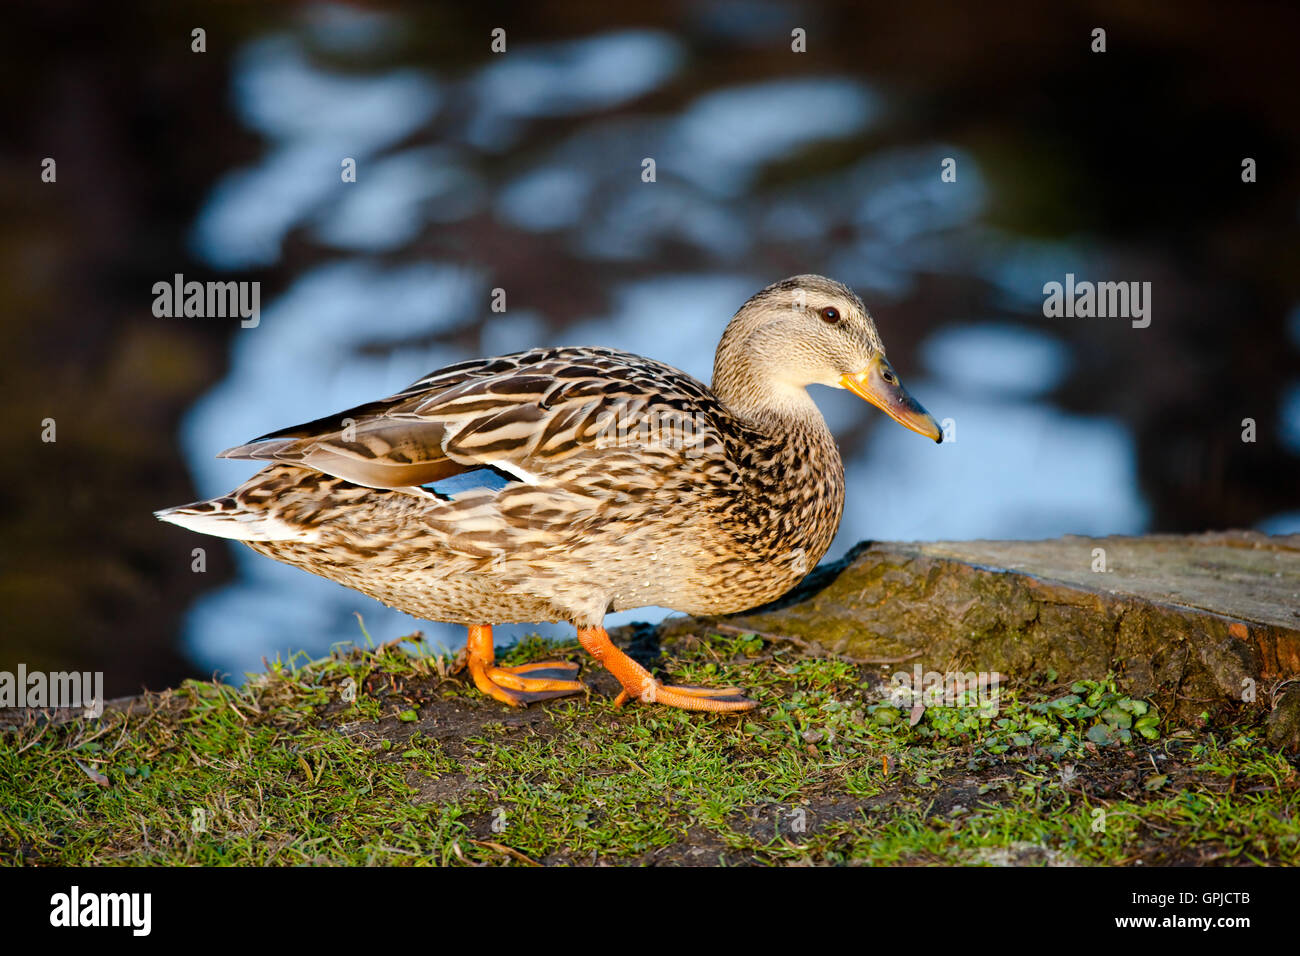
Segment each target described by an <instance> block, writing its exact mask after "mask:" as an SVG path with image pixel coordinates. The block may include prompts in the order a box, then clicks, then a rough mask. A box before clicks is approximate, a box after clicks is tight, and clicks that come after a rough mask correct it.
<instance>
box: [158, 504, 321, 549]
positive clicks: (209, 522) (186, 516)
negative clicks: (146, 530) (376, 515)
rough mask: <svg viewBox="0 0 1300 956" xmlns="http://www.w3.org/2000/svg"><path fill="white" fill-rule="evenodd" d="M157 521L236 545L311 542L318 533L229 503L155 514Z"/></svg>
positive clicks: (168, 509) (195, 505)
mask: <svg viewBox="0 0 1300 956" xmlns="http://www.w3.org/2000/svg"><path fill="white" fill-rule="evenodd" d="M154 516H155V517H156V518H158V520H159V521H169V522H171V523H172V524H175V525H180V526H181V527H182V528H189V529H190V530H191V531H198V532H200V533H201V534H210V535H213V536H215V537H218V538H232V539H234V540H236V541H315V540H317V539H318V538H319V537H320V533H319V532H318V531H314V530H309V529H306V528H300V527H297V526H295V525H291V524H289V523H288V522H286V521H281V520H280V519H278V518H275V517H273V516H271V515H269V514H267V513H265V512H261V511H245V510H243V509H242V508H240V507H239V506H238V505H237V504H235V502H234V501H232V500H230V499H217V500H216V501H200V502H197V503H196V504H192V505H181V506H179V507H177V508H165V509H163V510H162V511H155V512H154Z"/></svg>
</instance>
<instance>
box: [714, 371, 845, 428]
mask: <svg viewBox="0 0 1300 956" xmlns="http://www.w3.org/2000/svg"><path fill="white" fill-rule="evenodd" d="M727 359H729V360H727V361H719V362H717V363H716V364H715V365H714V368H713V386H712V387H713V394H715V395H717V396H718V398H719V400H720V401H721V402H722V404H723V405H725V406H726V407H727V410H728V411H729V412H731V413H732V414H733V415H735V416H736V417H737V418H740V419H742V420H743V421H745V422H746V423H747V424H749V425H751V426H753V427H755V428H758V429H760V430H761V431H765V432H769V433H770V432H782V431H785V432H789V431H810V432H813V433H821V432H825V433H827V434H829V429H828V428H827V427H826V420H825V419H824V418H822V413H821V410H820V409H818V408H817V404H816V403H815V402H814V401H813V400H812V396H811V395H809V394H808V390H807V389H806V388H804V387H803V386H801V385H792V384H788V383H786V382H783V381H781V380H779V379H776V378H773V377H772V376H770V375H765V374H764V372H763V370H762V369H760V368H755V367H753V362H752V361H750V360H748V359H747V357H745V356H736V355H734V354H733V355H730V356H727Z"/></svg>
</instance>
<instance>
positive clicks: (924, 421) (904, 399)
mask: <svg viewBox="0 0 1300 956" xmlns="http://www.w3.org/2000/svg"><path fill="white" fill-rule="evenodd" d="M840 384H841V385H843V386H844V387H845V388H847V389H848V390H849V391H850V392H852V393H853V394H854V395H856V396H858V398H865V399H866V400H867V401H869V402H870V403H871V404H872V405H875V406H876V407H877V408H878V409H880V410H881V411H882V412H884V413H885V414H886V415H888V416H889V417H890V418H892V419H893V420H894V421H896V422H898V424H900V425H902V426H903V427H904V428H910V429H911V430H912V431H914V432H916V433H917V434H918V435H924V436H925V437H926V438H933V439H934V440H935V441H937V442H941V441H943V432H942V431H941V430H940V428H939V423H938V422H936V421H935V420H934V416H932V415H931V414H930V413H929V412H927V411H926V410H925V409H924V408H922V407H921V405H920V403H918V402H917V400H916V399H914V398H913V397H912V396H911V395H909V394H908V393H907V389H905V388H903V383H902V382H900V381H899V380H898V375H897V374H895V372H894V369H893V367H892V366H891V365H890V364H889V361H888V360H887V359H886V358H885V357H884V356H883V355H877V356H876V357H875V358H873V359H872V360H871V364H870V365H868V366H867V367H866V368H865V369H863V370H862V371H861V372H857V373H855V374H853V375H844V376H842V377H841V378H840Z"/></svg>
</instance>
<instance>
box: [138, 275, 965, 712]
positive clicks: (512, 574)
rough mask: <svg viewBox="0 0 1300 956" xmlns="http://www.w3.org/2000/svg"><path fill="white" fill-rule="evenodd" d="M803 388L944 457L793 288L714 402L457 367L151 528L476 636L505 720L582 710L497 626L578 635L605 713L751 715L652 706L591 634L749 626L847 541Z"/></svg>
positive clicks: (825, 296) (759, 324) (253, 447)
mask: <svg viewBox="0 0 1300 956" xmlns="http://www.w3.org/2000/svg"><path fill="white" fill-rule="evenodd" d="M808 385H828V386H830V387H832V388H847V389H849V390H850V391H852V392H853V393H854V394H856V395H858V396H860V397H862V398H864V399H866V400H867V401H869V402H871V403H872V404H874V405H876V406H878V407H879V408H881V409H882V410H883V411H884V412H885V413H886V414H887V415H889V416H890V417H891V418H893V419H894V420H895V421H897V422H899V423H900V424H902V425H905V426H906V427H908V428H910V429H912V430H913V431H916V432H919V433H920V434H922V435H926V436H928V437H930V438H932V439H934V440H935V441H936V442H937V441H941V440H942V438H941V433H940V431H939V427H938V426H937V425H936V424H935V421H934V419H933V418H931V417H930V415H929V414H928V413H927V412H926V411H925V410H924V409H923V408H921V406H920V405H918V404H917V403H916V402H915V401H914V400H913V399H912V397H911V396H910V395H908V393H907V391H906V390H905V389H904V388H903V386H902V385H901V384H899V381H898V377H897V376H896V375H895V374H894V370H893V369H892V368H891V367H890V365H889V362H888V361H887V360H886V359H885V351H884V346H883V345H882V344H881V342H880V336H879V334H878V333H877V332H876V327H875V324H874V323H873V322H872V319H871V316H870V315H869V314H868V312H867V309H866V306H864V305H863V304H862V300H861V299H859V298H858V297H857V296H856V295H855V294H854V293H853V292H851V291H850V290H849V289H847V288H845V287H844V286H842V285H840V284H839V283H838V282H833V281H831V280H830V279H825V278H823V277H821V276H815V275H802V276H795V277H794V278H791V279H786V280H785V281H783V282H778V283H776V284H775V285H771V286H768V287H767V288H766V289H764V290H763V291H762V292H759V293H758V294H757V295H755V296H754V297H753V298H751V299H750V300H749V301H748V302H746V303H745V304H744V305H743V306H741V308H740V311H739V312H737V313H736V314H735V316H734V317H733V318H732V320H731V322H730V323H729V324H728V325H727V328H726V331H725V332H723V334H722V341H721V342H720V343H719V345H718V351H717V356H716V358H715V361H714V367H713V387H712V388H711V389H710V388H708V387H707V386H705V385H704V384H702V383H701V382H698V381H696V380H695V379H693V378H691V377H690V376H689V375H687V374H685V373H684V372H680V371H678V370H677V369H675V368H672V367H670V366H668V365H664V364H662V363H660V362H656V361H654V360H652V359H647V358H642V357H641V356H638V355H631V354H629V353H627V352H619V351H616V350H614V349H606V348H542V349H533V350H532V351H530V352H520V353H518V354H515V355H507V356H503V357H501V358H490V359H479V360H475V361H471V362H461V363H460V364H458V365H452V366H450V367H448V368H444V369H442V370H440V371H437V372H434V373H433V374H431V375H428V376H426V377H425V378H422V379H420V380H419V381H418V382H416V383H415V384H413V385H411V386H410V387H409V388H407V389H405V390H404V391H402V392H399V393H398V394H396V395H393V396H392V397H390V398H385V399H381V400H379V401H376V402H370V403H369V404H366V405H361V406H359V407H357V408H353V409H349V410H348V411H345V412H340V413H339V414H337V415H331V416H329V417H326V418H320V419H317V420H316V421H313V422H308V423H307V424H305V425H298V426H296V427H293V428H286V429H284V430H283V431H277V432H272V433H271V434H269V435H264V436H263V437H261V438H258V439H256V440H255V441H252V442H250V443H248V444H247V445H240V446H239V447H238V448H232V449H230V450H229V451H225V452H222V454H221V457H224V458H250V459H256V460H259V461H270V462H274V464H272V465H269V466H267V467H266V468H264V469H262V470H261V471H260V472H258V473H257V474H256V475H254V476H253V477H252V478H251V479H249V481H247V482H246V483H245V484H243V485H241V486H240V487H239V488H237V489H235V491H233V492H231V493H230V494H229V495H226V496H225V497H221V498H215V499H213V500H211V501H202V502H198V503H196V504H192V505H184V506H182V507H179V508H170V509H167V510H166V511H160V512H158V517H159V518H161V519H163V520H164V521H170V522H172V523H174V524H178V525H182V526H184V527H187V528H192V529H194V530H196V531H201V532H204V533H207V534H212V535H220V536H222V537H226V538H235V539H238V540H241V541H245V542H247V544H248V546H249V547H251V548H252V549H253V550H255V551H258V552H261V553H262V554H265V555H268V556H269V557H272V558H275V559H277V560H279V561H284V562H286V563H287V564H292V565H295V566H297V567H300V568H303V569H304V570H307V571H311V572H312V573H314V574H319V575H322V576H323V577H327V578H330V579H331V580H334V581H337V582H339V583H341V584H345V585H347V586H348V587H352V588H356V589H357V590H358V591H362V592H364V593H365V594H369V595H371V596H372V597H375V598H378V599H379V600H380V601H383V602H384V603H385V604H389V605H392V606H393V607H395V608H399V609H400V610H402V611H405V612H407V613H409V614H413V615H415V616H417V617H421V618H425V619H427V620H435V621H448V622H453V623H459V624H465V625H468V626H469V643H468V663H469V668H470V671H471V673H472V674H473V677H474V682H475V683H476V684H477V685H478V687H479V689H480V690H482V691H483V692H484V693H486V694H489V695H491V696H492V697H494V698H496V699H497V700H500V701H503V702H505V703H507V704H513V705H516V706H520V705H524V704H528V703H531V702H533V701H537V700H545V699H548V698H551V697H559V696H563V695H565V694H573V693H577V692H579V691H582V690H584V689H585V687H584V685H583V684H582V683H580V682H579V681H577V680H574V679H573V678H575V677H576V676H577V666H576V665H574V664H570V663H566V662H558V661H546V662H542V663H535V664H527V665H524V666H522V667H498V666H495V665H494V663H493V649H492V625H493V624H500V623H506V622H516V621H528V622H534V621H572V622H573V623H574V625H575V626H576V627H577V629H578V639H579V641H580V642H581V643H582V646H583V647H585V648H586V649H587V651H588V652H590V653H591V655H592V656H593V657H595V658H596V660H598V661H600V663H601V664H603V665H604V666H605V667H606V668H608V669H609V671H610V672H611V673H612V674H613V675H614V676H615V677H617V678H618V680H619V682H620V683H621V684H622V685H623V692H622V694H620V695H619V698H618V703H620V704H621V703H623V702H624V701H626V700H628V699H631V698H639V699H640V700H642V701H646V702H656V703H660V704H667V705H668V706H670V707H683V708H686V709H689V710H710V711H732V710H746V709H748V708H750V707H753V706H754V703H753V702H752V701H749V700H746V699H745V698H744V696H743V695H742V692H741V691H740V690H739V689H738V688H735V687H726V688H720V689H707V688H701V687H681V686H666V685H663V684H661V683H659V682H658V681H657V680H655V679H654V678H653V677H651V675H650V674H649V672H647V671H646V670H645V668H643V667H642V666H641V665H639V664H637V663H636V662H635V661H633V660H632V659H631V658H629V657H628V656H627V655H626V654H624V653H623V652H622V651H620V650H619V649H618V648H616V647H615V646H614V645H613V644H612V643H611V642H610V639H609V636H608V635H607V634H606V633H605V629H604V628H603V627H602V621H603V619H604V616H605V614H606V613H608V612H611V611H616V610H623V609H625V608H636V607H644V606H647V605H659V606H662V607H669V608H674V609H676V610H679V611H684V612H686V613H687V614H708V615H711V614H723V613H727V612H731V611H741V610H745V609H747V608H751V607H754V606H756V605H759V604H762V603H764V602H766V601H770V600H773V599H774V598H777V597H779V596H781V595H782V594H784V593H785V592H786V591H787V590H789V589H790V588H791V587H793V586H794V585H795V584H796V583H797V582H798V581H799V580H800V579H801V578H802V577H803V576H804V574H805V573H806V572H807V571H808V570H809V569H810V568H812V567H814V566H815V565H816V564H817V562H818V561H819V560H820V559H821V557H822V555H824V554H825V553H826V549H827V548H829V547H830V543H831V539H832V538H833V537H834V536H835V532H836V529H837V528H838V527H839V523H840V515H841V513H842V512H843V508H844V466H843V464H842V463H841V461H840V455H839V451H838V449H837V448H836V447H835V441H834V439H833V438H832V437H831V433H830V430H829V429H827V427H826V422H825V421H824V420H823V419H822V416H821V413H820V412H819V411H818V410H817V406H816V405H815V404H813V401H812V399H811V398H810V397H809V396H808V392H807V391H806V386H808Z"/></svg>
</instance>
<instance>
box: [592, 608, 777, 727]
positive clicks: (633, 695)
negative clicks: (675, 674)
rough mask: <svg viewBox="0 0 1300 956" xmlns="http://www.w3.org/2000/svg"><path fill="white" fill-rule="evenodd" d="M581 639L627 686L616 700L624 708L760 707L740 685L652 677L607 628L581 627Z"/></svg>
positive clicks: (720, 708) (618, 705) (743, 708)
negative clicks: (675, 682) (632, 702)
mask: <svg viewBox="0 0 1300 956" xmlns="http://www.w3.org/2000/svg"><path fill="white" fill-rule="evenodd" d="M578 641H579V643H581V644H582V646H583V647H585V648H586V649H587V653H589V654H590V655H591V656H592V657H594V658H596V660H598V661H600V663H601V664H602V665H604V667H605V669H606V670H607V671H609V672H610V673H611V674H613V675H614V676H615V677H617V678H618V682H619V683H620V684H622V685H623V692H622V693H621V694H619V695H618V697H617V699H615V701H614V706H615V707H621V706H623V705H624V704H626V703H627V702H628V701H629V700H640V701H643V702H645V703H647V704H665V705H667V706H669V707H680V708H682V709H683V710H713V711H729V710H750V709H751V708H753V707H757V706H758V705H757V704H756V703H754V701H752V700H749V699H748V698H746V697H745V694H744V691H742V690H741V689H740V688H739V687H713V688H710V687H686V686H681V685H671V684H661V683H660V682H659V681H657V680H655V679H654V678H653V677H651V676H650V672H649V671H648V670H646V669H645V668H644V667H642V666H641V665H640V664H638V663H637V662H636V661H634V660H632V658H630V657H628V656H627V655H626V654H624V653H623V652H622V651H620V650H619V649H618V648H617V647H615V646H614V642H613V641H611V640H610V639H609V634H607V633H606V632H605V629H604V628H603V627H580V628H578Z"/></svg>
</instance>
